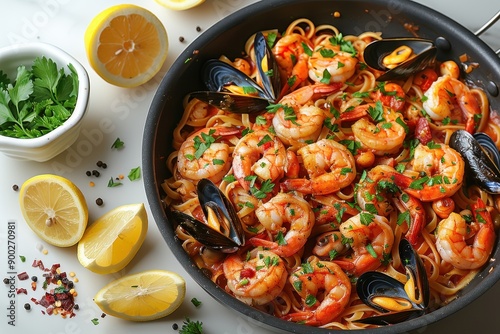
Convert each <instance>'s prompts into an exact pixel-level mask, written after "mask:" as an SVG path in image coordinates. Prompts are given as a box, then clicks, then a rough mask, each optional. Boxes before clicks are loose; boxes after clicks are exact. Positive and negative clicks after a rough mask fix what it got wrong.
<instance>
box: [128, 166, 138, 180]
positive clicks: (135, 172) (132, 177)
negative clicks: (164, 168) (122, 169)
mask: <svg viewBox="0 0 500 334" xmlns="http://www.w3.org/2000/svg"><path fill="white" fill-rule="evenodd" d="M127 177H128V179H129V180H130V181H135V180H138V179H140V178H141V166H138V167H135V168H132V169H131V170H130V172H129V173H128V175H127Z"/></svg>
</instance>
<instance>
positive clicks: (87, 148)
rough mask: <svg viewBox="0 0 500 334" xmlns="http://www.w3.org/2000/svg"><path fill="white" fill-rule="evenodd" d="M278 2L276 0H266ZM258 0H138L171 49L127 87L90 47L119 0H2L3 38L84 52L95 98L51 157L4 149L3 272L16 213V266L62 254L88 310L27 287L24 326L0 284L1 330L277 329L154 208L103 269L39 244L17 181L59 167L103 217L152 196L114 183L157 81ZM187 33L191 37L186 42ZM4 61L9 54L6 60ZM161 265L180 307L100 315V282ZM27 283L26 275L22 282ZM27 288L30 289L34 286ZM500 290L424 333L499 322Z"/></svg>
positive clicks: (132, 156)
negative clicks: (198, 275)
mask: <svg viewBox="0 0 500 334" xmlns="http://www.w3.org/2000/svg"><path fill="white" fill-rule="evenodd" d="M264 1H269V2H271V1H272V0H264ZM253 2H255V1H254V0H207V1H206V2H205V3H204V4H203V5H202V6H200V7H198V8H195V9H191V10H188V11H184V12H174V11H171V10H168V9H166V8H163V7H161V6H160V5H158V4H157V3H155V1H154V0H135V1H133V3H135V4H137V5H140V6H143V7H145V8H148V9H150V10H151V11H152V12H153V13H155V14H156V15H157V16H158V17H159V18H160V20H161V21H162V22H163V23H164V25H165V27H166V29H167V31H168V35H169V39H170V51H169V56H168V58H167V61H166V63H165V66H164V68H163V70H162V73H161V74H160V75H158V76H157V77H156V78H154V79H153V80H152V81H151V82H150V83H148V84H146V85H144V86H142V87H139V88H136V89H122V88H118V87H114V86H111V85H109V84H107V83H106V82H104V81H103V80H102V79H101V78H99V77H98V76H97V75H96V74H95V72H93V70H91V68H90V66H89V64H88V62H87V59H86V56H85V51H84V45H83V34H84V32H85V29H86V26H87V24H88V23H89V22H90V20H91V19H92V18H93V17H94V16H95V15H96V14H97V13H98V12H100V11H101V10H103V9H105V8H107V7H109V6H110V5H113V4H118V3H120V1H116V0H101V1H86V0H73V1H70V0H16V1H10V0H0V32H1V33H0V46H5V45H10V44H12V43H16V42H23V41H42V42H49V43H53V44H55V45H58V46H60V47H62V48H63V49H65V50H67V51H68V52H70V53H71V54H72V55H73V56H75V57H76V58H77V59H78V60H79V61H80V62H81V63H82V64H83V65H84V66H85V67H86V68H87V70H88V72H89V75H90V78H91V102H90V110H89V114H88V117H87V118H86V120H85V123H84V125H83V131H82V134H81V135H80V138H79V139H78V140H77V142H76V143H75V144H74V145H73V146H71V148H70V149H69V150H68V151H67V152H65V153H63V154H62V155H60V156H58V157H57V158H55V159H53V160H51V161H48V162H46V163H34V162H24V161H16V160H12V159H10V158H7V157H5V156H3V155H0V166H1V167H0V170H1V175H2V177H0V249H1V250H0V278H3V277H4V276H5V275H6V273H7V271H8V270H7V264H6V261H7V249H6V240H7V222H8V221H10V220H15V221H17V230H16V232H17V239H16V242H17V252H18V253H17V254H18V255H24V256H25V257H26V258H27V262H26V263H20V262H19V261H18V264H17V268H16V269H17V271H18V272H21V271H24V270H26V271H28V273H30V274H40V273H37V272H36V271H35V270H34V269H33V268H31V261H33V259H35V258H37V259H42V260H43V261H44V263H46V264H47V265H50V264H52V263H61V267H62V269H63V270H64V271H67V272H70V271H74V272H75V273H76V274H77V276H78V278H79V279H80V282H79V283H78V284H77V290H78V293H79V295H78V297H77V303H78V304H79V305H80V311H78V313H77V316H76V317H75V318H73V319H71V320H68V319H62V318H60V317H59V316H50V317H49V316H47V315H42V314H41V312H40V308H38V307H33V308H32V311H31V312H26V311H25V310H24V309H23V304H24V303H25V302H26V301H27V300H28V298H27V297H26V296H24V295H19V296H17V299H16V303H17V314H16V326H15V327H13V326H10V325H8V318H7V315H8V313H9V312H8V310H7V307H8V303H9V300H10V298H9V297H8V288H7V287H4V286H3V285H1V284H0V319H1V320H0V332H1V333H37V334H45V333H47V334H49V333H54V334H55V333H57V334H59V333H122V334H126V333H136V332H139V331H140V332H141V333H144V334H146V333H159V332H162V333H177V331H174V330H173V329H172V324H174V323H177V324H179V325H180V324H182V321H183V320H184V318H185V317H190V318H192V319H195V320H199V321H202V322H203V327H204V329H205V333H207V334H208V333H245V334H252V333H269V332H267V331H265V330H263V329H261V328H260V327H258V326H256V325H255V324H252V323H251V322H249V321H248V320H246V319H245V318H243V317H242V316H240V315H239V314H234V313H231V312H230V311H228V310H227V309H226V308H225V307H224V306H222V305H219V304H218V303H217V302H215V301H214V300H212V298H211V297H210V296H209V295H207V294H206V293H205V292H204V291H203V290H202V289H201V288H200V287H199V286H198V285H197V284H195V283H194V281H193V280H191V278H190V277H189V276H188V275H187V274H186V273H185V271H184V270H183V269H182V267H181V266H180V264H179V263H178V262H177V260H176V259H175V258H174V256H173V255H172V253H171V252H170V251H169V249H168V247H167V245H166V244H165V243H164V242H163V239H162V238H161V236H160V234H159V232H158V230H157V228H156V225H155V223H154V221H153V218H152V215H151V214H150V212H149V211H148V213H149V217H150V229H149V232H148V235H147V238H146V241H145V243H144V245H143V246H142V248H141V249H140V251H139V253H138V255H137V256H136V258H135V259H134V260H133V262H132V263H131V264H130V265H129V266H127V268H126V269H125V270H123V271H121V272H119V273H117V274H113V275H105V276H100V275H96V274H93V273H91V272H89V271H87V270H86V269H84V268H82V267H81V266H80V264H79V263H78V261H77V259H76V249H75V248H74V247H71V248H68V249H59V248H55V247H51V246H49V245H43V246H44V247H46V249H48V251H49V253H48V254H47V255H43V254H41V253H40V251H39V250H38V249H37V245H39V244H43V243H41V242H40V241H39V239H37V238H36V237H35V236H34V234H33V233H32V231H31V230H29V228H28V227H27V226H26V225H25V223H24V222H23V220H22V216H21V213H20V210H19V206H18V199H17V196H18V193H16V192H15V191H13V190H12V186H13V185H14V184H17V185H21V184H22V183H23V181H24V180H26V179H27V178H29V177H31V176H33V175H35V174H40V173H58V174H62V175H64V176H66V177H68V178H70V179H72V180H73V181H74V182H75V183H76V184H77V185H78V186H79V187H80V188H81V189H82V191H83V192H84V194H85V196H86V198H87V202H88V204H89V210H90V220H91V221H92V220H94V219H96V218H97V217H99V216H100V215H102V214H103V213H105V212H106V211H108V210H110V209H112V208H114V207H116V206H118V205H122V204H127V203H137V202H144V203H145V202H146V196H145V190H144V189H143V185H142V183H141V182H140V181H139V182H127V181H124V185H123V186H122V187H118V188H107V187H106V185H107V181H108V180H109V178H110V177H111V176H117V175H118V174H126V173H128V171H129V170H130V169H131V168H134V167H137V166H139V165H140V164H141V141H142V131H143V125H144V121H145V118H146V114H147V111H148V108H149V105H150V103H151V100H152V98H153V95H154V93H155V90H156V87H157V84H158V82H159V80H161V77H162V75H163V74H164V73H165V72H166V70H167V69H168V67H169V66H170V65H171V64H172V63H173V61H174V60H175V58H176V56H177V55H178V54H179V53H180V52H181V51H182V50H183V49H184V48H185V47H186V46H187V44H188V43H190V42H192V41H193V40H194V39H195V38H196V37H197V36H199V34H200V33H199V32H197V31H196V26H200V27H201V28H202V29H203V30H206V29H207V28H209V27H210V26H211V25H212V24H213V23H215V22H217V21H219V20H221V19H222V18H223V17H225V16H227V15H228V14H230V13H231V12H234V11H235V10H237V9H239V8H241V7H244V6H246V5H248V4H251V3H253ZM418 2H421V3H424V4H426V5H428V6H430V7H432V8H435V9H437V10H438V11H440V12H442V13H444V14H446V15H448V16H450V17H451V18H453V19H455V20H456V21H458V22H460V23H461V24H462V25H464V26H466V27H467V28H469V29H471V30H473V31H475V30H476V29H477V28H478V27H479V26H480V25H481V24H482V23H483V22H485V21H487V20H488V19H489V18H490V17H491V16H492V15H493V14H494V13H495V12H496V11H497V10H498V9H500V6H499V4H498V1H497V0H477V1H475V2H473V3H472V2H470V1H465V0H458V1H456V0H442V1H439V2H437V1H430V0H420V1H418ZM180 36H183V37H184V39H185V42H184V43H181V42H179V40H178V39H179V37H180ZM499 36H500V25H497V26H496V27H495V28H494V30H492V31H491V32H489V33H487V34H485V35H484V36H483V37H482V38H484V39H485V41H486V42H487V43H489V44H490V45H491V46H492V48H493V49H495V50H496V49H498V48H499V47H500V37H499ZM0 66H1V63H0ZM117 137H120V139H122V140H123V141H124V142H125V148H124V149H123V150H122V151H118V152H117V151H112V150H111V149H110V146H111V144H112V143H113V141H114V140H115V139H116V138H117ZM97 160H102V161H104V162H106V163H107V164H108V169H106V170H102V171H101V172H102V176H101V177H100V178H98V179H92V180H93V181H95V183H96V186H95V187H94V188H91V187H89V185H88V182H89V181H90V179H89V178H88V177H87V176H86V175H85V171H87V170H92V169H96V167H95V162H96V161H97ZM98 197H101V198H102V199H103V200H104V203H105V204H104V205H103V206H102V207H98V206H97V205H96V204H95V199H96V198H98ZM152 268H162V269H170V270H173V271H176V272H179V273H180V274H181V275H183V276H184V277H185V278H186V281H187V295H186V299H185V302H184V303H183V305H182V306H181V307H180V309H179V310H177V311H176V312H175V313H173V314H172V315H171V316H169V317H167V318H164V319H161V320H159V321H154V322H149V323H131V322H125V321H121V320H120V319H116V318H113V317H110V316H108V317H106V318H103V319H101V318H100V315H101V312H100V310H99V309H98V308H97V307H96V306H95V304H94V303H93V302H92V297H93V295H94V294H95V292H96V291H97V290H98V289H99V288H100V287H102V286H104V285H105V284H106V283H107V282H109V281H110V280H112V279H115V278H117V277H119V276H122V275H124V274H127V273H133V272H138V271H141V270H147V269H152ZM20 285H21V284H20ZM28 291H30V290H29V289H28ZM41 294H42V290H41V289H38V290H37V291H36V292H31V291H30V292H29V293H28V295H29V296H30V297H31V296H32V297H36V298H39V297H41ZM193 297H196V298H197V299H199V300H200V301H202V302H203V305H202V306H201V307H200V308H198V309H196V308H195V307H194V306H193V305H192V304H191V302H190V300H191V298H193ZM498 300H500V283H497V285H496V286H495V287H494V288H493V289H491V290H490V291H488V292H487V293H486V294H485V295H483V296H481V297H480V298H479V299H477V300H476V301H474V302H473V303H471V304H470V305H469V306H468V307H466V308H465V309H463V310H462V311H459V312H457V313H456V314H455V315H453V316H451V317H449V318H447V319H445V320H443V321H441V322H440V323H438V324H434V325H430V326H428V327H427V328H424V329H422V330H419V331H418V332H419V333H422V332H428V333H434V332H437V331H440V332H445V333H471V332H481V333H492V332H493V331H492V328H496V329H497V330H496V331H495V332H498V329H499V328H500V317H498ZM92 318H99V320H100V324H99V325H97V326H95V325H93V324H92V322H91V319H92Z"/></svg>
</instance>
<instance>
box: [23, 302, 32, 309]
mask: <svg viewBox="0 0 500 334" xmlns="http://www.w3.org/2000/svg"><path fill="white" fill-rule="evenodd" d="M24 309H25V310H27V311H29V310H31V305H30V304H29V303H26V304H24Z"/></svg>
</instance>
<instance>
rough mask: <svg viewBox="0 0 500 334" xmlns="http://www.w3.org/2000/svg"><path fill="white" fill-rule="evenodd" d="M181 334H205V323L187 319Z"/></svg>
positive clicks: (180, 331)
mask: <svg viewBox="0 0 500 334" xmlns="http://www.w3.org/2000/svg"><path fill="white" fill-rule="evenodd" d="M179 334H203V323H202V322H200V321H192V320H190V319H189V318H186V320H185V321H184V322H183V324H182V328H181V329H180V330H179Z"/></svg>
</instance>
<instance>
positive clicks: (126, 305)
mask: <svg viewBox="0 0 500 334" xmlns="http://www.w3.org/2000/svg"><path fill="white" fill-rule="evenodd" d="M185 294H186V282H185V281H184V279H183V278H182V277H181V276H179V275H178V274H176V273H174V272H171V271H167V270H148V271H144V272H141V273H137V274H132V275H127V276H124V277H121V278H119V279H117V280H115V281H112V282H110V283H109V284H107V285H106V286H105V287H103V288H102V289H101V290H100V291H99V292H98V293H97V294H96V295H95V297H94V301H95V303H96V304H97V306H99V308H100V309H101V310H102V311H103V312H104V313H106V314H109V315H112V316H115V317H118V318H122V319H126V320H132V321H148V320H154V319H158V318H161V317H164V316H167V315H169V314H170V313H172V312H174V311H175V310H176V309H177V308H179V306H180V305H181V304H182V301H183V300H184V296H185Z"/></svg>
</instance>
